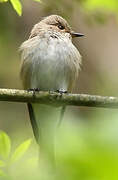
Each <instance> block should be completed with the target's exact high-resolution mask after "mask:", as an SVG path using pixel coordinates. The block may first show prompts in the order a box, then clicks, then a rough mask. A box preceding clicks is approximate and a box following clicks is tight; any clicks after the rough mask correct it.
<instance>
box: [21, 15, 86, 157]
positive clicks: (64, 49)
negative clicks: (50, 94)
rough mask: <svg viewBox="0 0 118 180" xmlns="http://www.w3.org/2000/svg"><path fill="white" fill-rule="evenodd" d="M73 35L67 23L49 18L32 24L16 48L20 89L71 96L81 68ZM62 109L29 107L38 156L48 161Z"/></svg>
mask: <svg viewBox="0 0 118 180" xmlns="http://www.w3.org/2000/svg"><path fill="white" fill-rule="evenodd" d="M81 36H83V34H80V33H75V32H74V31H72V29H71V27H70V26H69V25H68V23H67V21H66V20H65V19H63V18H62V17H60V16H58V15H51V16H48V17H46V18H44V19H43V20H41V21H40V22H39V23H38V24H36V25H35V26H34V27H33V29H32V31H31V34H30V36H29V39H28V40H26V41H25V42H24V43H23V44H22V45H21V47H20V50H21V53H22V54H21V59H22V63H21V73H20V76H21V79H22V82H23V86H24V89H33V90H41V91H57V90H58V91H60V92H66V91H68V92H71V91H72V89H73V87H74V84H75V81H76V79H77V78H78V72H79V69H80V64H81V56H80V53H79V51H78V50H77V48H76V47H75V46H74V45H73V43H72V38H74V37H81ZM62 108H63V107H61V108H57V107H51V106H48V105H42V104H38V103H29V104H28V109H29V115H30V120H31V124H32V128H33V132H34V136H35V138H36V141H37V142H38V144H39V145H40V152H41V153H42V154H44V155H45V156H47V158H48V154H49V156H50V157H51V154H52V153H53V145H54V134H55V129H56V123H57V121H58V119H59V116H60V114H61V112H62Z"/></svg>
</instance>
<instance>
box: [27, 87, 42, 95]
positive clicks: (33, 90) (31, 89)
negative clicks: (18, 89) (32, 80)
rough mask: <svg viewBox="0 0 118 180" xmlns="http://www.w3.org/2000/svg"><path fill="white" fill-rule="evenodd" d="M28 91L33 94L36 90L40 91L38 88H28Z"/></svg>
mask: <svg viewBox="0 0 118 180" xmlns="http://www.w3.org/2000/svg"><path fill="white" fill-rule="evenodd" d="M27 91H28V92H33V96H35V93H36V92H39V91H40V88H30V89H28V90H27Z"/></svg>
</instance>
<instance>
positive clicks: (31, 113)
mask: <svg viewBox="0 0 118 180" xmlns="http://www.w3.org/2000/svg"><path fill="white" fill-rule="evenodd" d="M27 107H28V111H29V116H30V122H31V125H32V129H33V133H34V137H35V139H36V142H37V143H38V142H39V131H38V125H37V122H36V118H35V114H34V110H33V108H32V105H31V104H30V103H27Z"/></svg>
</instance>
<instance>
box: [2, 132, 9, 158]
mask: <svg viewBox="0 0 118 180" xmlns="http://www.w3.org/2000/svg"><path fill="white" fill-rule="evenodd" d="M10 150H11V140H10V138H9V136H8V135H7V134H6V133H5V132H0V156H2V157H3V158H7V157H8V156H9V153H10Z"/></svg>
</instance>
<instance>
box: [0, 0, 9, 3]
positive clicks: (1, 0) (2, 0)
mask: <svg viewBox="0 0 118 180" xmlns="http://www.w3.org/2000/svg"><path fill="white" fill-rule="evenodd" d="M7 1H8V0H0V3H1V2H7Z"/></svg>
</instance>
